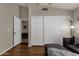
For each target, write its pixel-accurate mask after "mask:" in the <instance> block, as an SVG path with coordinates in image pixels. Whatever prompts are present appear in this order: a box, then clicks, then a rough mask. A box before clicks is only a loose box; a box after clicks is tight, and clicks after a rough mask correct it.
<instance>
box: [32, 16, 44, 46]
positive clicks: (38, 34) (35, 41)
mask: <svg viewBox="0 0 79 59" xmlns="http://www.w3.org/2000/svg"><path fill="white" fill-rule="evenodd" d="M31 43H32V45H43V16H31Z"/></svg>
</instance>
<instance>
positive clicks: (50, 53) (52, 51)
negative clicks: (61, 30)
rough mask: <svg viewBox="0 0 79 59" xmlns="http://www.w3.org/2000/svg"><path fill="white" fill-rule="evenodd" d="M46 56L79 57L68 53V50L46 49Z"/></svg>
mask: <svg viewBox="0 0 79 59" xmlns="http://www.w3.org/2000/svg"><path fill="white" fill-rule="evenodd" d="M48 56H79V55H78V54H76V53H73V52H70V51H68V50H63V49H57V48H48Z"/></svg>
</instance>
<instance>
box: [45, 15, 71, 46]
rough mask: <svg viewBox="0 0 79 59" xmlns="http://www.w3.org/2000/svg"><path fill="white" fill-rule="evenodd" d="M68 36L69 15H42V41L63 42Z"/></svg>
mask: <svg viewBox="0 0 79 59" xmlns="http://www.w3.org/2000/svg"><path fill="white" fill-rule="evenodd" d="M63 37H70V22H69V16H44V43H45V44H47V43H57V44H61V45H62V44H63V42H62V41H63Z"/></svg>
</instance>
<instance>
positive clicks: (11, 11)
mask: <svg viewBox="0 0 79 59" xmlns="http://www.w3.org/2000/svg"><path fill="white" fill-rule="evenodd" d="M13 16H19V6H18V5H16V4H0V53H1V52H3V51H4V50H6V49H8V48H10V47H12V46H13ZM8 30H9V31H8Z"/></svg>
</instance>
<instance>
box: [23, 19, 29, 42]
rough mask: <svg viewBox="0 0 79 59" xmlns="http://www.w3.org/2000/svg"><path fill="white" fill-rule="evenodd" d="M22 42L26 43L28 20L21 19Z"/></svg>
mask: <svg viewBox="0 0 79 59" xmlns="http://www.w3.org/2000/svg"><path fill="white" fill-rule="evenodd" d="M22 43H28V21H27V20H22Z"/></svg>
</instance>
